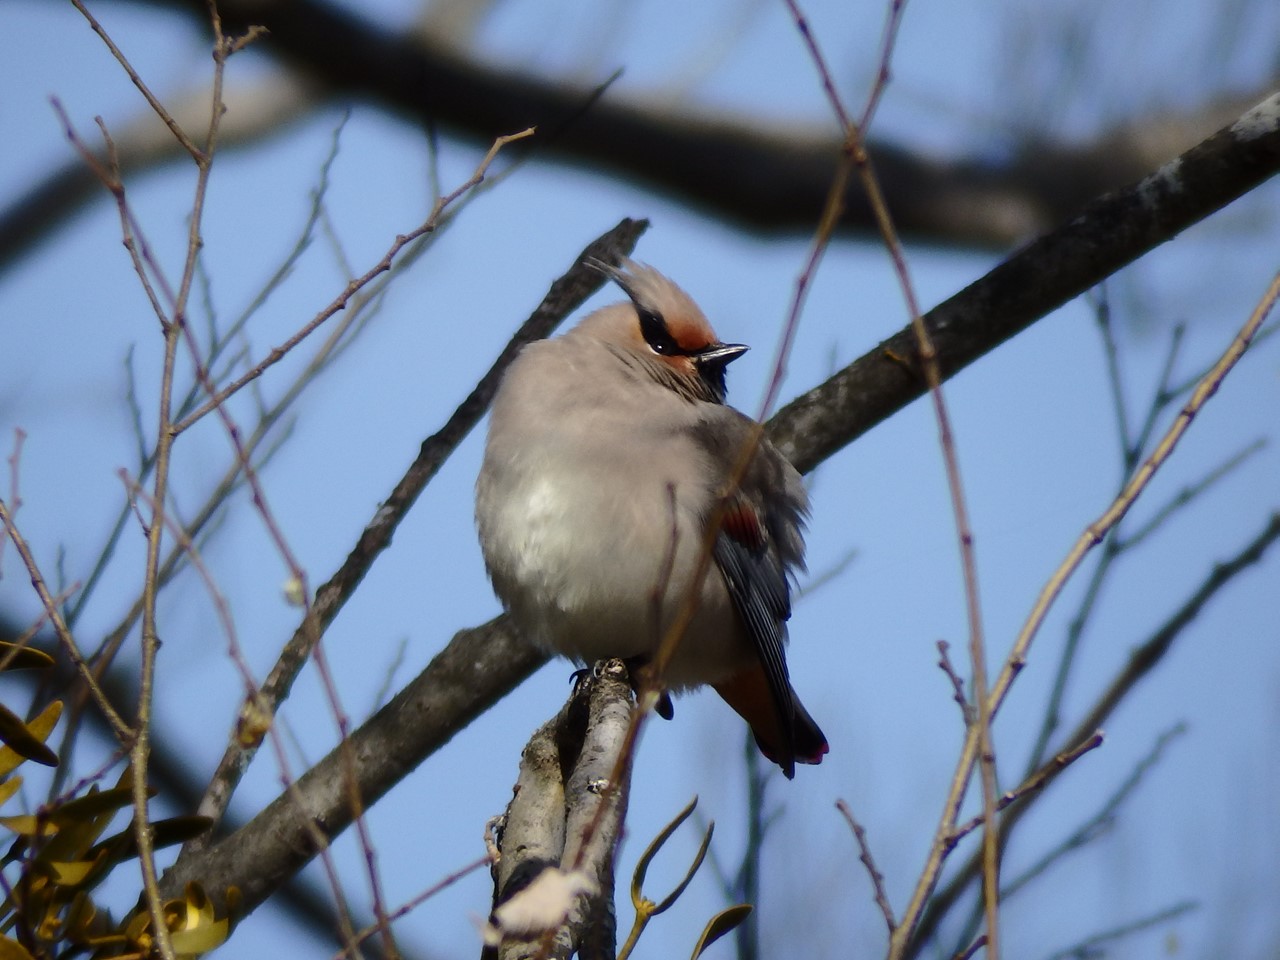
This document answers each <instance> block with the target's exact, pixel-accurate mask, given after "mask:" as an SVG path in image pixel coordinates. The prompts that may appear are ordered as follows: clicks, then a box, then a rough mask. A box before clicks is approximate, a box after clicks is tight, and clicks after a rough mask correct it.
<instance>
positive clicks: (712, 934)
mask: <svg viewBox="0 0 1280 960" xmlns="http://www.w3.org/2000/svg"><path fill="white" fill-rule="evenodd" d="M750 914H751V904H749V903H739V904H738V905H736V906H733V907H730V908H729V909H728V910H721V911H720V912H719V913H717V914H716V915H715V916H714V917H712V918H711V919H710V920H709V921H707V925H706V927H705V928H704V929H703V931H702V936H700V937H699V938H698V945H697V946H696V947H694V948H693V954H692V956H691V957H690V960H698V958H699V957H700V956H702V953H703V951H704V950H706V949H707V947H709V946H711V945H712V944H713V943H715V942H716V941H717V940H719V939H720V938H721V937H723V936H724V935H725V934H726V933H728V932H730V931H731V930H733V928H734V927H736V926H737V925H738V924H740V923H742V921H743V920H745V919H747V917H748V916H750Z"/></svg>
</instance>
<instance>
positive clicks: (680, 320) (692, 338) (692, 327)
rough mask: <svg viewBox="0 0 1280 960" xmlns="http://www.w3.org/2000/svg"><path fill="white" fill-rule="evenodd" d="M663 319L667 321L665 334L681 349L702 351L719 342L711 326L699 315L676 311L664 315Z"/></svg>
mask: <svg viewBox="0 0 1280 960" xmlns="http://www.w3.org/2000/svg"><path fill="white" fill-rule="evenodd" d="M664 319H665V320H666V321H667V332H668V333H670V334H671V336H672V338H673V339H674V340H675V342H676V343H678V344H680V346H681V348H682V349H685V350H702V349H704V348H706V347H709V346H710V345H711V344H713V343H718V342H719V338H718V337H717V336H716V333H715V331H714V330H712V329H711V324H709V323H708V322H707V320H706V318H705V317H704V316H702V314H701V313H695V314H690V313H688V312H685V311H680V310H676V311H673V312H672V313H671V314H668V315H665V316H664Z"/></svg>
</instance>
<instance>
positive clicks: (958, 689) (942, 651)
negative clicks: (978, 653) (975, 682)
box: [938, 640, 973, 727]
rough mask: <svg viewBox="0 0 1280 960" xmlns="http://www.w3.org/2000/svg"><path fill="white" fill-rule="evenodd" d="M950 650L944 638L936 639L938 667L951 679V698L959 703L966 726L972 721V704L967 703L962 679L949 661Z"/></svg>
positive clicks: (949, 645) (967, 699)
mask: <svg viewBox="0 0 1280 960" xmlns="http://www.w3.org/2000/svg"><path fill="white" fill-rule="evenodd" d="M950 650H951V644H949V643H947V641H945V640H939V641H938V667H939V668H940V669H941V670H942V672H943V673H944V674H945V675H946V677H947V679H948V680H949V681H951V699H952V700H954V701H955V702H956V703H958V704H959V705H960V715H961V716H962V717H964V725H965V726H966V727H967V726H969V725H970V724H971V723H973V704H971V703H969V698H968V697H966V696H965V694H964V680H962V679H961V678H960V674H959V673H957V672H956V668H955V665H954V664H953V663H952V662H951V654H950V652H949V651H950Z"/></svg>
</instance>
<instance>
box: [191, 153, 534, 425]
mask: <svg viewBox="0 0 1280 960" xmlns="http://www.w3.org/2000/svg"><path fill="white" fill-rule="evenodd" d="M533 133H534V129H533V128H532V127H530V128H529V129H527V130H522V131H520V132H519V133H513V134H510V135H507V136H502V137H498V138H497V139H496V140H495V141H494V142H493V146H491V147H490V148H489V152H488V153H486V154H485V155H484V159H483V160H481V161H480V165H479V166H477V167H476V169H475V171H474V172H473V173H472V174H471V177H470V178H469V179H468V180H467V181H466V182H465V183H463V184H462V185H461V186H460V187H458V188H457V189H456V190H454V191H453V192H452V193H450V194H447V195H446V196H443V197H441V198H440V199H438V200H437V201H436V202H435V205H434V206H433V207H432V208H431V213H430V215H429V216H428V217H427V219H426V220H425V221H423V223H422V224H421V225H420V226H418V227H417V228H415V229H413V230H410V231H409V232H408V233H405V234H400V235H399V236H397V237H396V238H395V241H394V242H393V243H392V244H391V246H390V247H389V248H388V249H387V252H386V253H385V254H383V257H382V259H381V260H379V261H378V262H377V263H375V264H374V265H373V266H372V267H370V268H369V270H367V271H366V272H365V273H364V274H362V275H361V276H359V277H357V278H356V279H354V280H352V281H350V282H349V283H348V284H347V285H346V286H345V287H344V288H343V290H342V292H341V293H339V294H338V296H337V297H335V298H334V299H333V300H332V301H331V302H330V303H329V305H328V306H327V307H325V308H324V309H323V310H321V311H320V312H319V313H317V314H316V315H315V316H314V317H312V318H311V319H310V320H309V321H308V322H307V323H306V324H305V325H304V326H303V327H302V329H300V330H298V331H297V332H296V333H294V334H293V335H292V336H291V337H289V338H288V339H287V340H285V342H284V343H282V344H281V345H280V346H278V347H273V348H272V349H271V352H270V353H268V354H267V355H266V357H264V358H263V359H262V360H261V361H259V362H258V363H257V364H256V365H255V366H254V367H252V368H251V369H250V370H249V371H248V372H247V373H245V374H244V375H243V376H241V377H239V378H238V379H237V380H235V381H234V382H232V383H230V384H228V385H227V386H225V387H223V388H222V389H221V390H219V391H218V392H217V393H216V394H214V395H213V396H212V397H210V398H209V399H208V401H206V402H205V403H204V405H203V406H201V407H200V408H199V409H198V410H196V411H195V412H194V413H191V414H189V415H188V416H186V417H185V418H183V420H182V421H181V422H179V423H178V424H177V425H176V426H175V427H174V431H175V432H176V433H181V432H182V431H184V430H186V429H187V428H189V427H190V426H192V425H193V424H194V423H196V421H198V420H200V419H201V418H202V417H204V416H205V415H206V414H208V413H209V412H210V411H212V410H214V409H216V408H217V407H218V406H220V405H221V404H223V403H225V402H226V401H227V400H228V399H229V398H230V397H231V396H232V395H233V394H235V393H237V392H239V391H240V390H241V389H243V388H244V387H245V386H246V385H247V384H249V383H252V382H253V381H254V380H256V379H258V377H260V376H262V374H263V373H265V372H266V371H267V369H268V368H270V367H272V366H274V365H275V364H277V363H279V362H280V361H281V360H283V359H284V358H285V356H286V355H287V354H288V353H289V351H290V350H292V349H293V348H294V347H295V346H297V345H298V344H299V343H301V342H302V341H303V340H305V339H306V338H307V337H309V336H310V335H311V334H312V333H313V332H314V331H315V330H316V328H317V327H319V326H320V325H321V324H323V323H324V322H325V321H326V320H328V319H329V318H330V317H332V316H333V315H334V314H335V313H337V312H338V311H340V310H344V309H346V306H347V303H348V301H350V300H351V298H352V297H353V296H355V295H356V293H358V292H359V291H360V290H361V289H362V288H364V287H365V286H366V285H367V284H369V283H370V282H371V281H372V280H373V279H374V278H376V277H377V276H378V275H379V274H383V273H386V272H387V271H388V270H390V269H391V265H392V263H393V262H394V260H395V258H396V255H397V254H399V253H400V251H401V250H403V249H404V248H405V247H406V246H407V245H408V244H410V243H412V242H413V241H414V240H417V239H418V238H419V237H421V236H424V235H425V234H428V233H430V232H432V231H433V230H435V228H436V226H437V224H438V222H439V219H440V214H441V213H443V212H444V210H445V209H446V208H447V207H448V206H449V205H450V204H451V203H453V202H454V201H455V200H457V199H458V198H459V197H461V196H462V195H463V194H465V193H467V192H468V191H469V190H471V189H472V188H474V187H476V186H479V185H480V183H482V182H483V181H484V178H485V174H486V173H487V172H488V170H489V167H490V166H491V165H492V163H493V161H494V159H496V157H497V156H498V152H499V151H500V150H501V149H502V148H503V147H505V146H506V145H507V144H509V143H513V142H515V141H516V140H523V139H524V138H525V137H531V136H533Z"/></svg>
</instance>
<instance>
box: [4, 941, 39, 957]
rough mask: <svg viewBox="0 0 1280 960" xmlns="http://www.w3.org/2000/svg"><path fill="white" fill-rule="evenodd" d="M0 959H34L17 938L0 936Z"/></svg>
mask: <svg viewBox="0 0 1280 960" xmlns="http://www.w3.org/2000/svg"><path fill="white" fill-rule="evenodd" d="M0 960H34V958H33V957H32V956H31V954H30V952H29V951H28V950H27V948H26V947H24V946H23V945H22V944H20V943H19V942H18V941H17V940H10V939H9V938H8V937H0Z"/></svg>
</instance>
